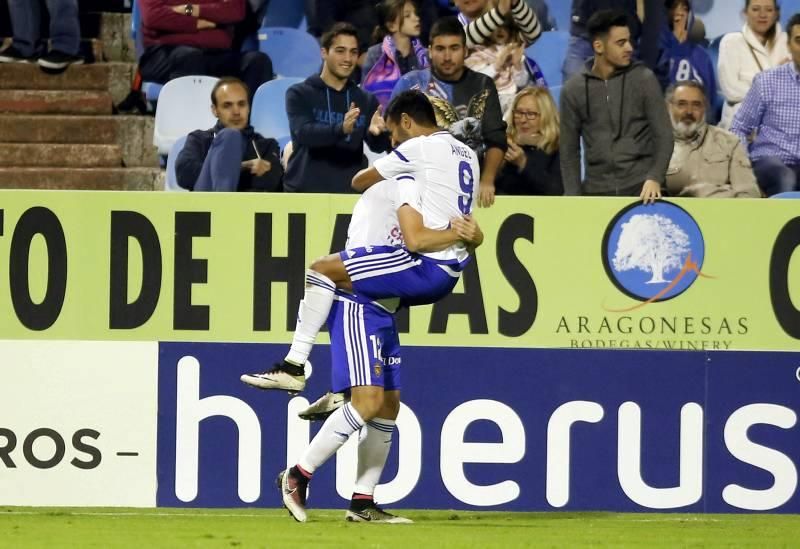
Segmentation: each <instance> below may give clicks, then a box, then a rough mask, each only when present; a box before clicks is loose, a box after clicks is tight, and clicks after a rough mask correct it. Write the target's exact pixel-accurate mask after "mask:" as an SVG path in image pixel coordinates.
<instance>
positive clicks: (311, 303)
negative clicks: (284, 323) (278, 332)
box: [286, 269, 336, 366]
mask: <svg viewBox="0 0 800 549" xmlns="http://www.w3.org/2000/svg"><path fill="white" fill-rule="evenodd" d="M335 290H336V284H334V282H333V280H331V279H330V278H328V277H327V276H325V275H323V274H320V273H318V272H316V271H312V270H311V269H309V270H308V271H306V290H305V295H304V296H303V300H302V301H301V302H300V307H299V308H298V310H297V326H296V327H295V329H294V337H293V338H292V347H291V349H290V350H289V354H287V355H286V360H287V361H288V362H291V363H292V364H297V365H298V366H302V365H303V364H305V363H306V360H308V355H309V354H310V353H311V348H312V347H313V346H314V340H315V339H317V334H318V333H319V331H320V330H321V329H322V325H323V324H325V322H326V321H327V320H328V314H330V312H331V306H332V305H333V296H334V291H335Z"/></svg>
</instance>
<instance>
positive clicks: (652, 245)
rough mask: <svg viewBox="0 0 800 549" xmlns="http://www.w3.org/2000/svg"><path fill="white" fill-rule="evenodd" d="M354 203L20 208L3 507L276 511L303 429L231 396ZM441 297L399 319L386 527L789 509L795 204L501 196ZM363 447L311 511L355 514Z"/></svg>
mask: <svg viewBox="0 0 800 549" xmlns="http://www.w3.org/2000/svg"><path fill="white" fill-rule="evenodd" d="M354 200H355V197H348V196H324V195H320V196H302V197H299V196H279V195H252V194H250V195H231V196H228V195H202V194H192V195H188V196H187V195H180V196H178V195H170V194H137V193H113V194H109V193H92V192H87V193H57V192H25V191H9V192H3V193H2V201H0V265H2V266H3V267H5V268H4V269H3V270H4V271H5V273H3V275H2V276H1V277H0V334H2V340H0V411H1V412H2V413H1V414H0V485H2V486H3V490H2V491H0V494H2V496H0V504H2V505H106V506H109V505H119V506H142V507H148V506H155V505H158V506H191V507H236V506H266V507H271V506H276V505H277V504H278V503H279V500H278V498H277V496H276V494H273V488H272V481H273V480H274V478H273V477H274V475H275V474H276V473H277V471H278V470H280V469H281V468H282V467H283V466H284V464H286V463H287V462H292V461H294V459H295V458H296V457H297V455H298V453H299V452H300V451H301V450H302V448H303V447H304V445H305V444H307V442H308V440H309V438H310V436H311V435H312V434H313V432H314V429H315V427H314V426H310V425H309V424H307V423H305V422H302V421H300V420H299V419H297V418H296V412H297V411H298V410H299V409H301V408H302V407H304V406H305V405H306V404H307V402H308V401H307V400H306V397H307V398H309V399H313V398H315V397H316V395H318V394H320V393H321V392H323V391H325V390H326V389H327V387H328V380H327V377H328V372H329V359H328V353H327V348H326V347H327V346H326V345H325V343H326V338H324V337H323V338H322V340H323V341H322V344H321V345H319V346H318V347H317V349H315V351H314V354H313V355H312V360H313V362H314V365H315V369H316V374H313V375H312V376H311V378H310V380H309V388H308V389H307V390H306V392H305V393H304V395H303V396H298V397H294V398H291V399H289V398H287V397H286V396H285V395H283V394H265V393H262V392H258V391H256V390H253V389H249V388H247V387H245V386H243V385H242V384H241V383H240V382H239V380H238V378H239V376H240V375H241V374H242V373H244V372H251V371H254V370H260V369H262V368H264V367H266V366H267V365H269V364H271V363H272V362H273V361H275V360H277V359H279V358H281V357H282V354H283V352H284V350H285V346H286V342H287V341H288V340H289V338H290V336H291V332H290V331H291V329H292V327H293V325H294V311H295V308H296V302H297V300H298V299H299V297H300V295H301V294H302V285H303V272H304V269H305V265H306V264H307V263H308V262H309V261H310V260H311V259H313V258H314V257H317V256H319V255H322V254H325V253H328V252H329V251H331V250H336V249H340V248H341V247H342V246H343V243H344V239H345V233H346V227H347V223H348V220H349V218H348V212H349V211H350V210H351V208H352V205H353V203H354ZM477 216H478V220H479V222H480V223H481V226H482V227H483V229H484V232H485V233H486V235H487V239H486V242H485V244H484V246H483V247H481V248H480V249H479V251H478V256H477V259H476V261H475V262H473V264H472V265H471V267H470V268H469V269H468V270H467V272H466V273H465V275H464V277H463V281H462V282H460V283H459V285H458V287H457V288H456V290H455V293H454V294H453V295H452V296H450V297H449V298H447V299H446V300H444V301H443V302H441V303H439V304H437V305H435V306H430V307H421V308H418V309H415V310H414V311H411V313H410V314H408V313H406V314H404V315H401V317H400V319H399V320H400V326H401V332H402V334H401V339H402V341H403V344H404V346H405V347H404V349H405V351H404V356H403V362H404V363H405V367H404V369H403V372H404V373H403V388H404V389H403V395H404V401H405V405H404V408H403V410H402V412H401V416H400V418H399V422H398V431H399V437H398V438H397V440H398V444H396V448H395V449H394V451H393V454H392V456H391V457H390V463H389V466H388V468H387V471H386V474H385V481H386V482H385V484H383V485H381V486H380V487H379V491H378V493H377V494H376V497H377V499H378V500H379V501H381V502H382V503H387V504H391V505H392V506H394V507H425V508H444V509H449V508H452V509H472V508H481V509H509V510H616V511H647V510H660V511H663V510H671V511H691V512H758V511H760V512H766V511H768V512H781V513H797V512H800V498H798V495H797V493H798V491H797V465H798V457H799V456H800V437H799V436H798V430H799V429H800V428H799V427H798V425H797V413H798V410H799V409H800V405H798V402H800V400H798V391H800V253H798V252H797V249H798V246H800V215H798V211H797V207H796V205H795V204H794V202H793V201H768V200H762V201H759V200H736V201H728V200H723V201H713V200H674V201H669V202H663V203H660V204H658V205H656V206H648V207H645V206H641V205H639V203H637V202H631V201H630V200H626V199H587V198H583V199H569V198H515V199H506V198H500V199H499V200H498V203H497V204H496V205H495V207H493V208H492V209H491V210H487V211H483V210H482V211H479V212H477ZM354 451H355V450H354V447H353V446H352V444H350V443H349V444H348V445H347V446H346V447H345V448H344V449H343V450H342V451H341V452H340V455H339V456H338V458H337V460H336V464H335V465H334V464H331V465H330V466H327V467H325V468H323V469H322V470H321V471H320V472H319V473H318V474H317V475H316V476H315V481H314V485H313V487H312V496H311V500H310V502H311V504H312V505H313V506H314V507H341V506H342V505H343V504H344V502H345V499H346V498H348V497H349V487H350V486H351V484H352V479H353V475H354V471H353V470H352V468H351V467H348V465H351V464H352V456H353V455H354Z"/></svg>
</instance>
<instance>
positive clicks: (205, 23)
mask: <svg viewBox="0 0 800 549" xmlns="http://www.w3.org/2000/svg"><path fill="white" fill-rule="evenodd" d="M216 28H217V24H216V23H214V22H213V21H209V20H208V19H198V20H197V30H203V29H216Z"/></svg>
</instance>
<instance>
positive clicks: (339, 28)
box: [320, 22, 358, 51]
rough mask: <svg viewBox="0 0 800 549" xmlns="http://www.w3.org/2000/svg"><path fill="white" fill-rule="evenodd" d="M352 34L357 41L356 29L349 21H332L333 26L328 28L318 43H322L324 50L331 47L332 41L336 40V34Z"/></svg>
mask: <svg viewBox="0 0 800 549" xmlns="http://www.w3.org/2000/svg"><path fill="white" fill-rule="evenodd" d="M342 35H345V36H352V37H353V38H355V39H356V42H358V31H357V30H356V28H355V27H354V26H353V25H351V24H350V23H344V22H339V23H334V24H333V26H332V27H331V28H330V29H328V30H327V31H326V32H325V33H324V34H323V35H322V38H320V44H322V47H323V49H325V50H326V51H327V50H329V49H331V46H332V45H333V41H334V40H336V37H337V36H342Z"/></svg>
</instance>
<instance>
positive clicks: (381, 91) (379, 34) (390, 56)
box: [361, 0, 429, 107]
mask: <svg viewBox="0 0 800 549" xmlns="http://www.w3.org/2000/svg"><path fill="white" fill-rule="evenodd" d="M378 17H379V19H380V25H379V26H378V27H376V29H375V36H374V37H373V39H374V41H375V42H380V43H378V44H375V45H374V46H372V47H371V48H369V50H367V57H366V59H365V61H364V66H363V68H362V73H363V74H364V75H365V76H364V78H363V80H362V82H361V87H362V88H363V89H364V90H366V91H368V92H370V93H372V94H373V95H374V96H375V97H376V98H377V99H378V102H379V103H380V104H381V106H382V107H384V106H386V104H387V103H388V102H389V97H390V96H391V95H392V90H393V89H394V85H395V84H396V83H397V81H398V80H400V77H401V76H402V75H404V74H405V73H407V72H409V71H412V70H416V69H424V68H426V67H428V65H429V63H428V51H427V49H426V48H425V46H423V45H422V42H420V40H419V35H420V30H421V28H422V27H421V26H420V18H419V15H417V7H416V5H415V4H414V2H412V1H411V0H384V1H383V2H381V3H380V4H379V5H378Z"/></svg>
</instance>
